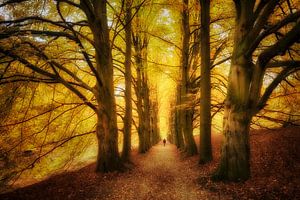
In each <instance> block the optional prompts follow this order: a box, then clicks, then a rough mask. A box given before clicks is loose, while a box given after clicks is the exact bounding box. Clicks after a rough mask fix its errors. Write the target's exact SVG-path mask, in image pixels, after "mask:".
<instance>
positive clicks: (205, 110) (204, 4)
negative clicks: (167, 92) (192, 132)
mask: <svg viewBox="0 0 300 200" xmlns="http://www.w3.org/2000/svg"><path fill="white" fill-rule="evenodd" d="M200 5H201V83H200V84H201V85H200V90H201V100H200V102H201V104H200V149H199V154H200V160H199V163H202V164H204V163H207V162H209V161H211V160H212V147H211V113H210V109H211V80H210V43H209V24H210V15H209V11H210V0H200Z"/></svg>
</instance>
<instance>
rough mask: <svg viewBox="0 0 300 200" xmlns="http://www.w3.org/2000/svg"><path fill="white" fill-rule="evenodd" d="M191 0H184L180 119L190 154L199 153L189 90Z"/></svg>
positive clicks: (187, 151) (188, 153) (186, 147)
mask: <svg viewBox="0 0 300 200" xmlns="http://www.w3.org/2000/svg"><path fill="white" fill-rule="evenodd" d="M188 5H189V1H188V0H183V8H182V13H181V14H182V34H183V36H182V37H183V38H182V52H181V53H182V55H181V97H180V98H181V104H182V105H183V106H182V110H181V114H180V118H181V119H180V121H181V123H182V131H183V135H184V140H185V151H186V153H187V155H188V156H192V155H195V154H197V146H196V143H195V140H194V137H193V117H192V113H193V112H192V111H191V110H190V108H188V104H189V101H188V91H189V69H190V65H189V41H190V28H189V8H188Z"/></svg>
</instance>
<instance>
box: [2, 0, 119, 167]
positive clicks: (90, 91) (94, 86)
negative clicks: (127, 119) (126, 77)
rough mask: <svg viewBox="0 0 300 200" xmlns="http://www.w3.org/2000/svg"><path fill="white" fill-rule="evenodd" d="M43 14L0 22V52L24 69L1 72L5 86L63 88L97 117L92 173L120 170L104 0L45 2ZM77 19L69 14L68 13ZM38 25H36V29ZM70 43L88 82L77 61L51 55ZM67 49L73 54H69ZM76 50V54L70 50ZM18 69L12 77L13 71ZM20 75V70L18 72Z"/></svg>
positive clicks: (7, 4) (18, 3) (18, 4)
mask: <svg viewBox="0 0 300 200" xmlns="http://www.w3.org/2000/svg"><path fill="white" fill-rule="evenodd" d="M34 2H35V1H4V2H3V3H2V4H0V7H2V9H4V10H5V9H6V10H9V9H10V8H11V6H14V7H15V8H14V9H22V6H23V7H24V6H28V5H29V4H30V3H34ZM45 4H47V7H48V8H49V10H48V12H45V13H46V14H39V13H37V12H29V11H28V12H26V10H23V11H22V12H23V13H22V15H21V16H19V17H16V18H9V19H5V20H1V22H0V23H1V24H2V25H6V29H4V30H1V33H0V40H1V44H0V54H1V57H6V58H7V59H8V60H12V61H13V62H16V63H19V64H21V65H22V66H23V67H24V70H14V69H13V68H12V67H8V68H7V69H6V70H5V73H6V75H7V76H6V79H5V80H6V81H7V82H18V81H34V82H41V83H48V84H54V83H58V84H62V85H64V86H65V87H66V88H67V89H69V90H70V91H71V92H72V93H73V94H75V95H76V96H77V97H78V98H79V99H81V101H82V102H83V103H84V104H85V105H86V106H88V107H89V108H90V109H92V110H93V111H94V112H95V113H96V116H97V126H96V135H97V138H98V158H97V167H96V171H99V172H107V171H113V170H119V169H121V168H122V162H121V160H120V157H119V152H118V146H117V138H118V127H117V114H116V102H115V96H114V83H113V74H114V73H113V59H112V47H113V43H112V41H111V40H110V36H109V31H110V27H109V26H108V24H109V23H108V13H107V5H108V2H106V1H86V0H81V1H78V3H77V2H74V1H68V0H67V1H66V0H57V1H51V2H45ZM70 10H71V11H73V12H76V13H77V15H76V16H75V15H69V13H68V12H69V11H70ZM40 25H41V26H40ZM61 42H63V43H65V44H69V49H68V50H69V51H73V52H74V53H73V58H71V59H70V60H72V59H73V60H77V61H78V60H80V62H82V63H84V64H81V66H80V67H79V68H80V69H82V71H84V73H86V74H88V75H91V76H92V77H93V80H86V79H84V78H81V76H80V75H79V74H78V73H76V70H75V69H76V68H77V64H78V63H76V62H70V63H68V64H66V63H64V62H63V60H62V59H59V58H56V57H54V56H52V54H51V47H53V46H56V47H57V46H59V43H61ZM71 49H72V50H71ZM74 49H75V50H74ZM15 71H17V72H16V73H14V72H15ZM22 71H23V72H22Z"/></svg>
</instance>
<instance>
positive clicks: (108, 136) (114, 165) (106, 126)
mask: <svg viewBox="0 0 300 200" xmlns="http://www.w3.org/2000/svg"><path fill="white" fill-rule="evenodd" d="M89 4H90V2H86V1H81V2H80V5H81V7H82V8H83V10H84V11H85V14H86V16H87V19H88V22H89V25H90V28H91V31H92V34H93V37H94V44H95V51H96V53H95V58H96V69H97V73H98V76H99V77H100V80H101V82H97V85H96V87H95V91H94V93H95V96H96V100H97V102H98V111H97V119H98V121H97V128H96V133H97V138H98V157H97V165H96V171H97V172H108V171H115V170H120V169H121V168H122V167H123V165H122V162H121V159H120V156H119V152H118V126H117V112H116V102H115V96H114V83H113V63H112V54H111V45H110V40H109V30H108V25H107V10H106V1H97V2H94V3H93V5H92V7H93V8H94V9H95V10H94V12H92V11H91V10H90V7H91V5H89Z"/></svg>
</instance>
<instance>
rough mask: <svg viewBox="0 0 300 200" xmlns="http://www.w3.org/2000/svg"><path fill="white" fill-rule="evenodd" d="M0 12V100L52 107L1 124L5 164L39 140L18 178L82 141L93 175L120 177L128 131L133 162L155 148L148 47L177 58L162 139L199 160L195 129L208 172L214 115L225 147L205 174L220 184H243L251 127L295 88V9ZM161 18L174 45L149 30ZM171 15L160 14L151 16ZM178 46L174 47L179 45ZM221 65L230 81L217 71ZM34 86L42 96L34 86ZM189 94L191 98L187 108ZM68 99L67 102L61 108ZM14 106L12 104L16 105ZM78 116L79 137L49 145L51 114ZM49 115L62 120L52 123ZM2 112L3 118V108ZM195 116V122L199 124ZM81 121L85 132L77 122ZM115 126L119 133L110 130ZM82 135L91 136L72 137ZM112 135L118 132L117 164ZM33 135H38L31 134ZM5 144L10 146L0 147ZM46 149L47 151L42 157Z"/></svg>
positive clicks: (140, 7)
mask: <svg viewBox="0 0 300 200" xmlns="http://www.w3.org/2000/svg"><path fill="white" fill-rule="evenodd" d="M33 5H34V6H33ZM220 7H221V8H222V10H223V11H222V12H221V10H220V9H219V8H220ZM0 8H1V10H2V11H4V13H6V14H4V13H3V14H2V15H1V21H0V58H1V79H0V84H1V94H5V95H9V97H10V98H7V99H8V100H7V102H5V103H9V102H11V104H10V105H13V102H14V99H15V97H16V95H17V94H18V93H16V92H7V90H9V91H20V90H23V91H24V90H25V92H23V93H25V94H26V93H27V95H24V97H26V98H24V99H25V100H24V102H26V103H27V102H29V103H28V105H31V104H34V103H36V104H37V102H34V101H32V99H34V97H35V96H37V94H41V92H42V91H45V92H46V91H51V92H48V93H47V94H45V95H44V96H45V97H48V99H49V101H50V102H51V106H50V109H45V108H43V109H42V112H38V111H40V107H37V108H36V109H35V111H37V114H35V115H34V114H32V117H27V116H28V115H26V114H27V113H28V112H30V109H29V108H31V107H30V106H28V108H27V110H26V109H24V110H25V112H24V113H25V114H24V115H22V116H24V117H23V118H22V119H21V120H19V121H18V122H16V123H10V124H7V123H6V122H7V119H5V118H2V119H3V120H2V121H1V122H0V124H1V127H0V128H1V131H3V133H6V134H2V135H4V136H5V137H8V138H9V140H14V142H13V145H7V149H4V151H3V152H1V154H2V155H3V156H2V157H7V158H9V157H10V156H9V155H8V154H11V153H12V152H21V153H22V152H23V153H24V152H25V151H26V149H25V148H24V147H23V146H25V145H24V143H25V141H26V140H28V138H32V137H37V138H39V139H38V140H39V141H41V144H40V143H38V144H39V146H37V147H36V146H35V145H36V144H37V142H36V141H35V142H34V143H33V144H31V145H33V146H34V148H38V149H39V152H40V153H39V156H38V157H36V158H35V159H34V160H33V161H32V162H29V164H28V165H26V166H25V168H32V167H34V164H35V163H36V162H37V161H38V160H40V159H41V158H42V157H44V156H46V155H48V154H49V153H51V152H53V151H54V150H56V149H57V148H58V147H60V146H63V145H65V144H66V143H67V142H70V140H73V138H78V137H82V136H87V135H88V134H91V133H95V134H96V136H97V142H98V157H97V171H99V172H107V171H114V170H122V169H123V168H124V165H123V163H124V162H128V161H130V149H131V146H132V144H131V141H132V138H131V135H132V134H131V133H132V130H133V128H135V129H136V130H137V135H138V138H139V152H141V153H144V152H146V151H147V150H148V149H149V148H150V147H151V145H153V144H155V143H157V142H158V141H159V131H158V129H159V128H158V121H159V120H158V115H157V114H158V104H159V102H158V101H159V100H158V99H159V98H158V95H157V94H155V92H152V91H154V87H153V85H151V84H150V82H151V81H150V78H149V63H150V62H149V60H148V59H149V55H148V53H149V48H150V46H149V44H150V42H151V41H150V39H151V37H155V38H158V39H159V40H160V41H161V42H163V43H167V44H170V45H171V46H172V47H176V50H174V51H177V50H178V53H179V55H180V56H179V57H180V69H179V75H178V77H179V78H178V82H177V87H176V88H177V89H176V91H177V92H176V95H175V96H176V98H175V101H174V103H173V106H172V114H171V115H170V125H171V127H170V132H171V133H172V135H171V137H170V139H172V140H173V141H174V143H175V144H176V145H177V146H178V147H179V148H181V149H182V150H184V151H185V152H186V153H187V155H194V154H197V152H198V150H197V146H196V143H195V140H194V137H193V130H194V128H195V127H196V128H197V129H200V133H201V136H200V138H201V141H200V149H199V152H200V163H206V162H209V161H210V160H212V150H211V141H210V140H211V126H212V122H211V121H212V117H214V116H216V113H218V112H221V111H222V112H223V115H224V119H223V135H224V143H223V147H222V156H221V161H220V166H219V168H218V170H217V171H216V174H215V178H218V179H227V180H241V179H247V178H248V177H249V176H250V166H249V159H250V155H249V152H250V151H249V148H250V147H249V130H250V124H251V121H252V118H253V117H254V116H255V115H257V114H258V113H259V112H260V111H261V110H262V109H263V108H264V107H265V106H266V104H267V100H268V99H269V97H270V95H271V94H272V92H273V91H274V90H275V88H276V87H277V86H278V85H279V84H280V83H281V82H282V81H286V82H290V81H289V80H288V79H293V82H294V81H295V80H297V76H296V75H295V74H296V73H297V70H298V69H299V51H298V49H299V45H298V44H297V42H298V41H299V33H300V25H299V18H300V11H299V10H298V9H297V8H299V2H297V1H291V0H282V1H280V0H276V1H273V0H266V1H255V0H249V1H240V0H235V1H233V2H231V3H228V4H227V2H223V1H222V2H221V1H214V2H213V3H212V5H210V1H208V0H200V1H191V0H182V2H177V1H174V2H169V1H158V2H154V1H148V0H144V1H140V0H136V1H134V0H124V1H120V2H119V1H112V2H108V1H105V0H101V1H90V0H80V1H72V0H55V1H50V0H44V1H38V0H22V1H20V0H5V1H3V2H2V3H1V4H0ZM161 8H164V9H168V10H169V11H170V12H173V13H178V14H175V16H180V17H178V19H175V20H178V22H179V24H180V27H181V28H180V29H179V28H178V31H177V33H176V34H175V36H174V37H171V38H170V37H164V35H163V34H164V33H161V36H160V35H158V34H157V30H156V32H155V31H153V30H154V29H153V23H155V22H156V20H155V18H156V17H157V16H155V13H158V11H160V10H161ZM7 13H9V14H7ZM231 13H235V16H234V17H233V16H231V15H230V14H231ZM170 16H171V15H170V13H169V14H168V12H166V13H163V14H162V15H158V17H170ZM168 23H170V24H171V22H168ZM168 23H167V24H164V25H168ZM211 27H214V29H210V28H211ZM161 28H162V27H161ZM162 30H164V29H163V28H162ZM179 30H181V31H179ZM231 30H234V31H231ZM211 33H212V34H211ZM178 37H180V38H181V39H180V40H177V38H178ZM156 56H157V57H158V55H156ZM229 60H231V62H230V70H229V71H230V72H229V74H228V76H227V75H226V74H225V73H224V72H220V71H217V68H219V67H220V68H221V67H222V64H226V62H227V61H229ZM165 68H167V66H165ZM132 69H135V70H132ZM270 74H271V75H272V76H271V78H270V77H269V75H270ZM293 75H294V77H293ZM24 83H27V85H26V84H24ZM37 83H38V84H39V85H42V88H38V87H36V85H37ZM226 84H227V86H226ZM20 85H21V86H22V87H19V86H20ZM2 86H3V87H2ZM5 87H7V88H8V89H5ZM27 87H28V88H30V91H32V92H31V94H32V95H31V96H30V95H28V92H26V89H24V88H27ZM199 87H200V93H201V94H200V98H197V97H198V89H199ZM2 88H4V89H2ZM14 88H15V89H14ZM212 88H214V89H215V90H211V89H212ZM216 91H217V92H216ZM62 93H65V94H62ZM49 94H51V95H49ZM220 95H226V98H224V99H223V98H220V97H219V96H220ZM40 96H43V95H40ZM66 96H68V97H69V98H70V97H71V98H70V99H68V100H66ZM45 97H44V98H45ZM116 98H117V101H116ZM62 99H63V100H62ZM47 102H48V101H47ZM120 102H124V104H122V105H121V104H120ZM39 104H40V105H41V104H43V102H39ZM24 105H25V104H24ZM19 106H20V103H17V104H16V106H15V107H19ZM198 106H200V110H199V109H197V108H198ZM21 107H22V108H23V107H24V106H21ZM41 107H42V106H41ZM68 107H69V108H68ZM81 107H84V112H83V111H81V112H82V116H81V117H85V118H84V119H83V118H80V117H78V119H79V121H80V128H79V126H78V125H74V128H73V129H72V131H71V135H68V136H66V132H65V131H62V132H59V131H57V130H55V131H54V132H56V134H55V136H51V137H50V133H49V132H51V130H50V129H51V128H49V126H50V125H51V124H52V122H53V121H55V120H56V119H57V118H58V116H61V115H63V114H64V113H66V112H69V110H73V111H74V112H75V110H76V109H80V108H81ZM11 108H13V106H11ZM16 109H17V108H16ZM58 110H59V111H60V114H57V113H56V112H57V111H58ZM212 110H213V112H211V111H212ZM22 111H23V109H22ZM77 111H78V110H77ZM77 111H76V112H77ZM6 112H11V111H10V107H9V106H8V107H7V109H6ZM50 113H52V114H50ZM78 113H80V112H79V111H78ZM83 113H85V114H83ZM45 114H49V118H48V119H47V120H45V121H46V122H43V123H45V124H43V125H42V126H43V128H42V129H41V131H37V132H34V133H35V134H32V133H27V135H26V134H24V133H26V132H25V128H24V126H22V127H21V128H20V134H13V133H14V132H18V131H19V129H18V128H19V127H18V126H17V125H19V124H22V123H23V124H24V123H27V122H28V121H30V120H32V119H35V118H36V117H40V116H44V115H45ZM56 114H57V115H56ZM74 115H75V114H74ZM74 115H73V114H72V115H70V116H68V117H70V120H71V121H70V123H66V127H68V126H70V124H72V120H74ZM199 116H200V123H197V121H198V119H199ZM87 119H89V120H90V123H86V120H87ZM120 119H122V120H123V121H122V124H123V126H122V125H121V126H120V125H118V123H120ZM93 120H94V121H93ZM64 124H65V123H64V122H61V124H59V123H58V126H59V125H61V126H62V125H64ZM83 124H85V125H83ZM90 124H92V125H90ZM198 125H199V126H200V128H199V126H198ZM84 126H86V127H88V129H89V130H85V131H84V132H81V133H79V132H76V130H78V129H80V130H81V129H84V128H83V127H84ZM7 127H16V129H18V130H8V129H7ZM44 127H45V128H44ZM47 127H48V128H47ZM120 127H123V128H122V130H121V131H123V141H122V144H123V148H122V153H121V155H119V147H118V136H119V132H120ZM10 131H11V132H10ZM41 133H43V134H44V135H43V136H38V135H39V134H41ZM58 133H59V134H58ZM57 135H60V136H57ZM10 136H11V137H10ZM64 136H66V137H64ZM53 138H55V139H53ZM5 141H8V140H3V141H1V143H5ZM47 145H50V146H51V148H49V149H46V148H45V146H47ZM16 149H18V151H14V150H16ZM24 150H25V151H24ZM26 154H30V152H27V153H26ZM5 162H6V161H5ZM6 163H8V162H6ZM19 171H20V170H19ZM21 171H22V169H21ZM14 172H18V170H15V171H14ZM12 174H16V173H12Z"/></svg>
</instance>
